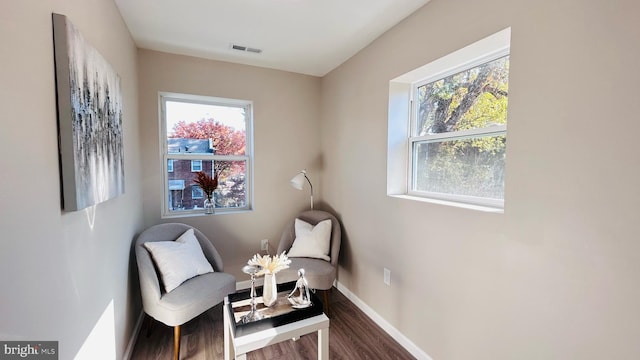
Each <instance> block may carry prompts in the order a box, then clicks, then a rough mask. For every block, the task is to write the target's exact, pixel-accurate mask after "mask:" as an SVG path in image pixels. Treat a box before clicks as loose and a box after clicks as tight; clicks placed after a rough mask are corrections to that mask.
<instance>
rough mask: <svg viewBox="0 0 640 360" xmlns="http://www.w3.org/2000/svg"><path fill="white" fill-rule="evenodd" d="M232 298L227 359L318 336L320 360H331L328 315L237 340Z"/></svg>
mask: <svg viewBox="0 0 640 360" xmlns="http://www.w3.org/2000/svg"><path fill="white" fill-rule="evenodd" d="M230 306H231V304H230V303H229V297H228V296H227V297H225V298H224V309H223V311H222V312H223V313H224V358H225V360H231V359H241V360H245V359H246V358H247V355H246V354H247V353H248V352H250V351H253V350H257V349H261V348H263V347H266V346H269V345H273V344H277V343H279V342H282V341H285V340H291V339H293V338H298V337H300V336H302V335H306V334H310V333H312V332H315V331H317V332H318V360H328V359H329V318H328V317H327V316H326V315H325V314H320V315H316V316H313V317H310V318H306V319H302V320H298V321H294V322H291V323H289V324H285V325H281V326H278V327H272V328H268V329H264V330H259V331H256V332H252V333H249V334H246V335H242V336H235V335H234V332H233V329H232V326H233V324H232V323H231V322H232V320H231V316H230V314H229V313H230V311H229V307H230Z"/></svg>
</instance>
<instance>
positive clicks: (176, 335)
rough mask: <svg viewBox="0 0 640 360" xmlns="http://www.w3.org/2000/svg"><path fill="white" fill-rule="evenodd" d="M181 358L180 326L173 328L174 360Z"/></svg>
mask: <svg viewBox="0 0 640 360" xmlns="http://www.w3.org/2000/svg"><path fill="white" fill-rule="evenodd" d="M179 358H180V325H178V326H174V327H173V360H178V359H179Z"/></svg>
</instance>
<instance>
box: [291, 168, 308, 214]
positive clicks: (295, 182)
mask: <svg viewBox="0 0 640 360" xmlns="http://www.w3.org/2000/svg"><path fill="white" fill-rule="evenodd" d="M305 180H306V181H307V182H308V183H309V191H310V192H311V210H313V185H312V184H311V180H309V177H308V176H307V171H306V170H302V171H300V172H299V173H298V175H296V176H294V177H293V179H291V186H293V187H294V188H296V189H298V190H302V188H303V187H304V182H305Z"/></svg>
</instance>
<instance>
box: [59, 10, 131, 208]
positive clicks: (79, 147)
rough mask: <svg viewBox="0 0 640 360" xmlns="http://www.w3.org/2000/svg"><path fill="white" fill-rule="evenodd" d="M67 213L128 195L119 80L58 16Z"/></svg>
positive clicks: (64, 204) (61, 146) (62, 163)
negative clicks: (125, 178) (125, 187)
mask: <svg viewBox="0 0 640 360" xmlns="http://www.w3.org/2000/svg"><path fill="white" fill-rule="evenodd" d="M53 35H54V36H53V40H54V56H55V67H56V92H57V105H58V136H59V139H58V144H59V155H60V156H59V157H60V173H61V178H62V184H61V188H62V189H61V191H62V208H63V209H64V210H65V211H75V210H81V209H84V208H86V207H89V206H92V205H95V204H98V203H101V202H103V201H106V200H109V199H111V198H114V197H116V196H118V195H120V194H123V193H124V158H123V138H122V94H121V90H120V77H119V76H118V74H116V73H115V72H114V71H113V69H112V68H111V65H109V63H108V62H107V61H106V60H105V59H104V58H103V57H102V55H100V53H99V52H98V51H97V50H96V49H95V48H93V47H92V46H91V45H90V44H89V43H87V41H86V40H85V39H84V38H83V37H82V34H81V33H80V32H79V31H78V29H76V27H75V26H74V25H73V24H72V23H71V22H70V21H69V20H68V19H67V17H66V16H64V15H60V14H53Z"/></svg>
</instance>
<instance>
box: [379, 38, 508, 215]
mask: <svg viewBox="0 0 640 360" xmlns="http://www.w3.org/2000/svg"><path fill="white" fill-rule="evenodd" d="M510 40H511V29H510V28H507V29H504V30H502V31H499V32H497V33H495V34H493V35H490V36H488V37H486V38H484V39H482V40H479V41H477V42H475V43H473V44H471V45H469V46H466V47H464V48H462V49H460V50H458V51H456V52H453V53H451V54H449V55H446V56H444V57H442V58H439V59H437V60H435V61H433V62H430V63H428V64H426V65H424V66H422V67H420V68H418V69H415V70H413V71H410V72H408V73H406V74H403V75H401V76H399V77H397V78H395V79H393V80H391V81H390V82H389V122H388V143H387V195H389V196H394V197H401V198H406V199H412V200H420V201H428V202H433V203H438V204H444V205H452V206H458V207H465V208H471V209H476V210H483V211H491V212H503V211H504V210H503V209H504V200H503V199H489V198H481V197H473V196H465V195H454V194H442V193H432V192H426V191H416V190H412V188H413V186H412V185H413V184H412V181H413V171H414V167H415V160H414V159H413V147H414V146H415V144H417V143H420V142H424V141H444V140H446V141H450V140H458V139H464V138H471V137H478V136H495V135H505V136H506V132H507V125H498V126H492V127H486V128H480V129H470V130H463V131H456V132H450V133H438V134H430V135H425V136H415V135H414V134H415V133H416V129H415V127H416V125H417V121H416V117H417V110H416V108H417V104H415V102H414V101H413V99H414V94H415V93H416V91H417V88H418V87H420V86H422V85H424V84H428V83H430V82H433V81H437V80H439V79H443V78H445V77H447V76H450V75H453V74H456V73H459V72H461V71H464V70H468V69H471V68H473V67H476V66H479V65H482V64H484V63H487V62H490V61H492V60H495V59H498V58H501V57H503V56H506V55H509V53H510ZM414 104H415V105H414Z"/></svg>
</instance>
